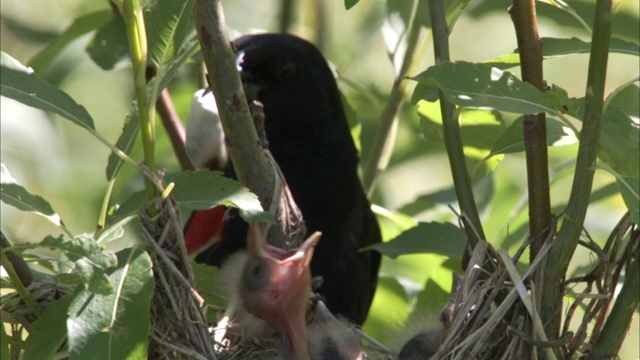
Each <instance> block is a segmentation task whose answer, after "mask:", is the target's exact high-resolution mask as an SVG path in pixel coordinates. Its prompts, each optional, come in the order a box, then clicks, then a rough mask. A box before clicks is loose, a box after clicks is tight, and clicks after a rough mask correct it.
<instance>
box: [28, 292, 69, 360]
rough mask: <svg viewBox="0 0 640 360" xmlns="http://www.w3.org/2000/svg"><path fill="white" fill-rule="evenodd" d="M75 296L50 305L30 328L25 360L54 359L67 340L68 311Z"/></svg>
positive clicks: (65, 297)
mask: <svg viewBox="0 0 640 360" xmlns="http://www.w3.org/2000/svg"><path fill="white" fill-rule="evenodd" d="M73 298H74V297H73V295H66V296H63V297H62V298H60V299H58V300H56V301H55V302H54V303H52V304H51V305H49V306H48V307H47V308H46V309H45V310H44V311H43V312H42V313H41V314H40V315H39V316H38V318H37V319H36V321H35V322H34V323H33V324H32V325H31V327H30V328H29V337H28V338H27V340H26V342H25V345H24V349H25V351H24V354H23V358H24V359H53V358H54V355H55V354H56V353H57V352H58V351H59V350H60V347H61V346H62V344H63V343H64V341H65V340H66V339H67V330H66V324H67V310H68V309H69V304H71V301H72V300H73Z"/></svg>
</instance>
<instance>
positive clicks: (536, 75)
mask: <svg viewBox="0 0 640 360" xmlns="http://www.w3.org/2000/svg"><path fill="white" fill-rule="evenodd" d="M535 6H536V5H535V1H534V0H514V1H513V6H512V7H510V8H509V13H510V14H511V20H512V21H513V25H514V27H515V29H516V36H517V38H518V51H519V52H520V67H521V71H522V80H524V81H526V82H528V83H530V84H531V85H533V86H535V87H536V88H537V89H538V90H540V91H544V80H543V75H542V42H541V41H540V37H539V36H538V25H537V20H536V7H535ZM523 127H524V144H525V153H526V158H527V175H528V187H529V225H530V226H529V227H530V230H529V235H530V237H531V239H532V241H531V249H530V255H529V258H530V261H533V259H534V258H535V257H536V255H537V253H538V250H539V249H540V247H541V246H542V243H543V242H544V240H545V239H546V238H547V234H548V233H549V224H551V201H550V199H549V162H548V155H547V125H546V121H545V113H539V114H530V115H525V116H524V122H523Z"/></svg>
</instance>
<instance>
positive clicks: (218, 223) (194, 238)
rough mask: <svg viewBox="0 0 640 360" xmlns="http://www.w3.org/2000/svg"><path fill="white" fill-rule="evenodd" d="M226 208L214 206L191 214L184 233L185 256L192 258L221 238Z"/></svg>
mask: <svg viewBox="0 0 640 360" xmlns="http://www.w3.org/2000/svg"><path fill="white" fill-rule="evenodd" d="M226 212H227V208H226V207H224V206H216V207H214V208H211V209H207V210H200V211H196V212H194V213H193V215H192V216H191V219H190V220H189V223H188V224H187V228H186V229H185V232H184V242H185V245H186V247H187V254H189V256H190V257H191V258H194V257H195V256H196V255H198V253H200V252H201V251H202V250H205V249H206V248H208V247H209V246H211V245H212V244H213V243H215V242H217V241H219V240H220V239H221V238H222V230H223V229H224V221H225V214H226Z"/></svg>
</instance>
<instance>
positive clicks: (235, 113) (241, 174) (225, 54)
mask: <svg viewBox="0 0 640 360" xmlns="http://www.w3.org/2000/svg"><path fill="white" fill-rule="evenodd" d="M193 19H194V23H195V26H196V30H197V32H198V36H199V37H200V46H201V48H202V54H203V57H204V61H205V64H206V67H207V71H208V73H209V84H210V86H211V90H212V91H213V94H214V96H215V98H216V103H217V104H218V110H219V111H220V121H221V122H222V128H223V129H224V133H225V135H226V139H227V149H228V151H229V156H230V157H231V161H232V162H233V166H234V168H235V171H236V174H237V175H238V180H240V183H242V184H243V185H244V186H246V187H248V188H249V190H251V191H252V192H254V193H255V194H256V195H258V198H259V199H260V201H261V203H262V205H263V208H266V209H268V208H269V206H268V205H269V203H270V198H271V196H272V191H273V184H274V179H275V176H276V174H275V170H274V168H273V167H272V166H270V165H269V164H268V162H267V158H266V156H265V154H264V152H263V151H262V147H261V145H260V141H259V139H258V134H257V132H256V128H255V126H254V124H253V120H252V117H251V113H250V111H249V106H248V105H247V101H246V97H245V94H244V89H243V88H242V83H241V82H240V76H239V75H238V71H237V69H236V61H235V56H234V53H233V51H232V50H231V47H230V46H229V44H230V42H229V39H228V37H227V35H226V31H227V30H226V24H225V20H224V14H223V12H222V4H221V2H220V0H196V2H195V3H194V6H193Z"/></svg>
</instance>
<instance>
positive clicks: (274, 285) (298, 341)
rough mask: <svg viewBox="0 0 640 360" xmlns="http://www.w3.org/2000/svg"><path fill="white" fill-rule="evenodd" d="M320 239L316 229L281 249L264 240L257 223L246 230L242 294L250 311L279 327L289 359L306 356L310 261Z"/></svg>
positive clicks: (307, 353) (304, 357)
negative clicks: (297, 245) (296, 244)
mask: <svg viewBox="0 0 640 360" xmlns="http://www.w3.org/2000/svg"><path fill="white" fill-rule="evenodd" d="M319 240H320V233H319V232H316V233H314V234H313V235H311V236H310V237H309V238H308V239H307V240H306V241H305V242H304V243H303V244H302V246H300V248H298V249H294V250H289V251H284V250H281V249H278V248H275V247H272V246H270V245H269V244H267V242H266V240H265V239H264V237H263V236H262V234H261V233H260V231H259V230H258V228H257V227H256V226H253V227H251V229H250V230H249V237H248V239H247V252H248V255H249V256H248V257H249V259H248V260H247V263H246V265H245V267H244V270H243V274H242V286H241V293H242V295H241V296H242V299H243V301H244V305H245V307H246V309H247V310H248V311H249V312H250V313H252V314H253V315H255V316H257V317H259V318H261V319H263V320H265V321H267V322H268V323H270V324H271V325H272V326H274V327H275V328H276V329H278V331H280V334H281V335H282V338H283V341H284V351H285V356H286V357H288V358H291V359H308V358H309V350H308V346H307V332H306V324H305V315H306V309H307V303H308V300H309V295H310V294H311V272H310V270H309V264H310V263H311V258H312V257H313V249H314V247H315V246H316V244H317V243H318V241H319Z"/></svg>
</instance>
